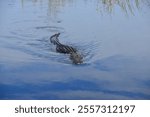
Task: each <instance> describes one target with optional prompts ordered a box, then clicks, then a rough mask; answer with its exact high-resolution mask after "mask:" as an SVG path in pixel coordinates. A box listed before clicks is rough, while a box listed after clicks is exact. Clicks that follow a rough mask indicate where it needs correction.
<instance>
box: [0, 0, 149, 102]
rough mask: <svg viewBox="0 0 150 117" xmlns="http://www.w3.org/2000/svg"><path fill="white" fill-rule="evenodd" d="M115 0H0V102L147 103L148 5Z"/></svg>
mask: <svg viewBox="0 0 150 117" xmlns="http://www.w3.org/2000/svg"><path fill="white" fill-rule="evenodd" d="M117 1H118V0H112V1H111V2H108V1H107V0H57V1H56V0H43V1H41V0H1V1H0V99H44V100H45V99H56V100H57V99H150V46H149V44H150V1H149V0H129V2H128V0H119V2H117ZM57 32H60V33H61V35H60V37H59V39H60V41H61V42H62V43H64V44H68V45H72V46H74V47H75V48H76V49H78V51H79V52H80V53H82V54H83V56H84V63H83V64H81V65H74V64H72V62H71V60H70V59H69V55H64V54H60V53H57V52H56V51H55V48H54V47H53V45H52V44H50V42H49V37H50V36H51V35H53V34H55V33H57Z"/></svg>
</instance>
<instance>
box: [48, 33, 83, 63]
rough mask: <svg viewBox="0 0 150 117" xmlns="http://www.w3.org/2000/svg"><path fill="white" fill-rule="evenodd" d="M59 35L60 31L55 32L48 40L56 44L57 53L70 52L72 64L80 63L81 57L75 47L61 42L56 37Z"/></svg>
mask: <svg viewBox="0 0 150 117" xmlns="http://www.w3.org/2000/svg"><path fill="white" fill-rule="evenodd" d="M59 35H60V33H57V34H54V35H52V36H51V37H50V42H51V43H53V44H54V45H56V51H57V52H59V53H64V54H70V59H71V60H72V62H73V63H74V64H79V63H82V62H83V61H82V59H83V57H82V56H81V55H80V54H79V53H78V52H77V50H76V49H75V48H73V47H71V46H68V45H64V44H61V43H60V42H59V39H58V37H59Z"/></svg>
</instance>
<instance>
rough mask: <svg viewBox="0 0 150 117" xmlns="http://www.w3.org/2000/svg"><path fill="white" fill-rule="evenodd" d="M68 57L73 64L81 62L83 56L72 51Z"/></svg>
mask: <svg viewBox="0 0 150 117" xmlns="http://www.w3.org/2000/svg"><path fill="white" fill-rule="evenodd" d="M70 59H71V60H72V62H73V63H74V64H81V63H83V56H82V55H81V54H80V53H77V52H72V53H70Z"/></svg>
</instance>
